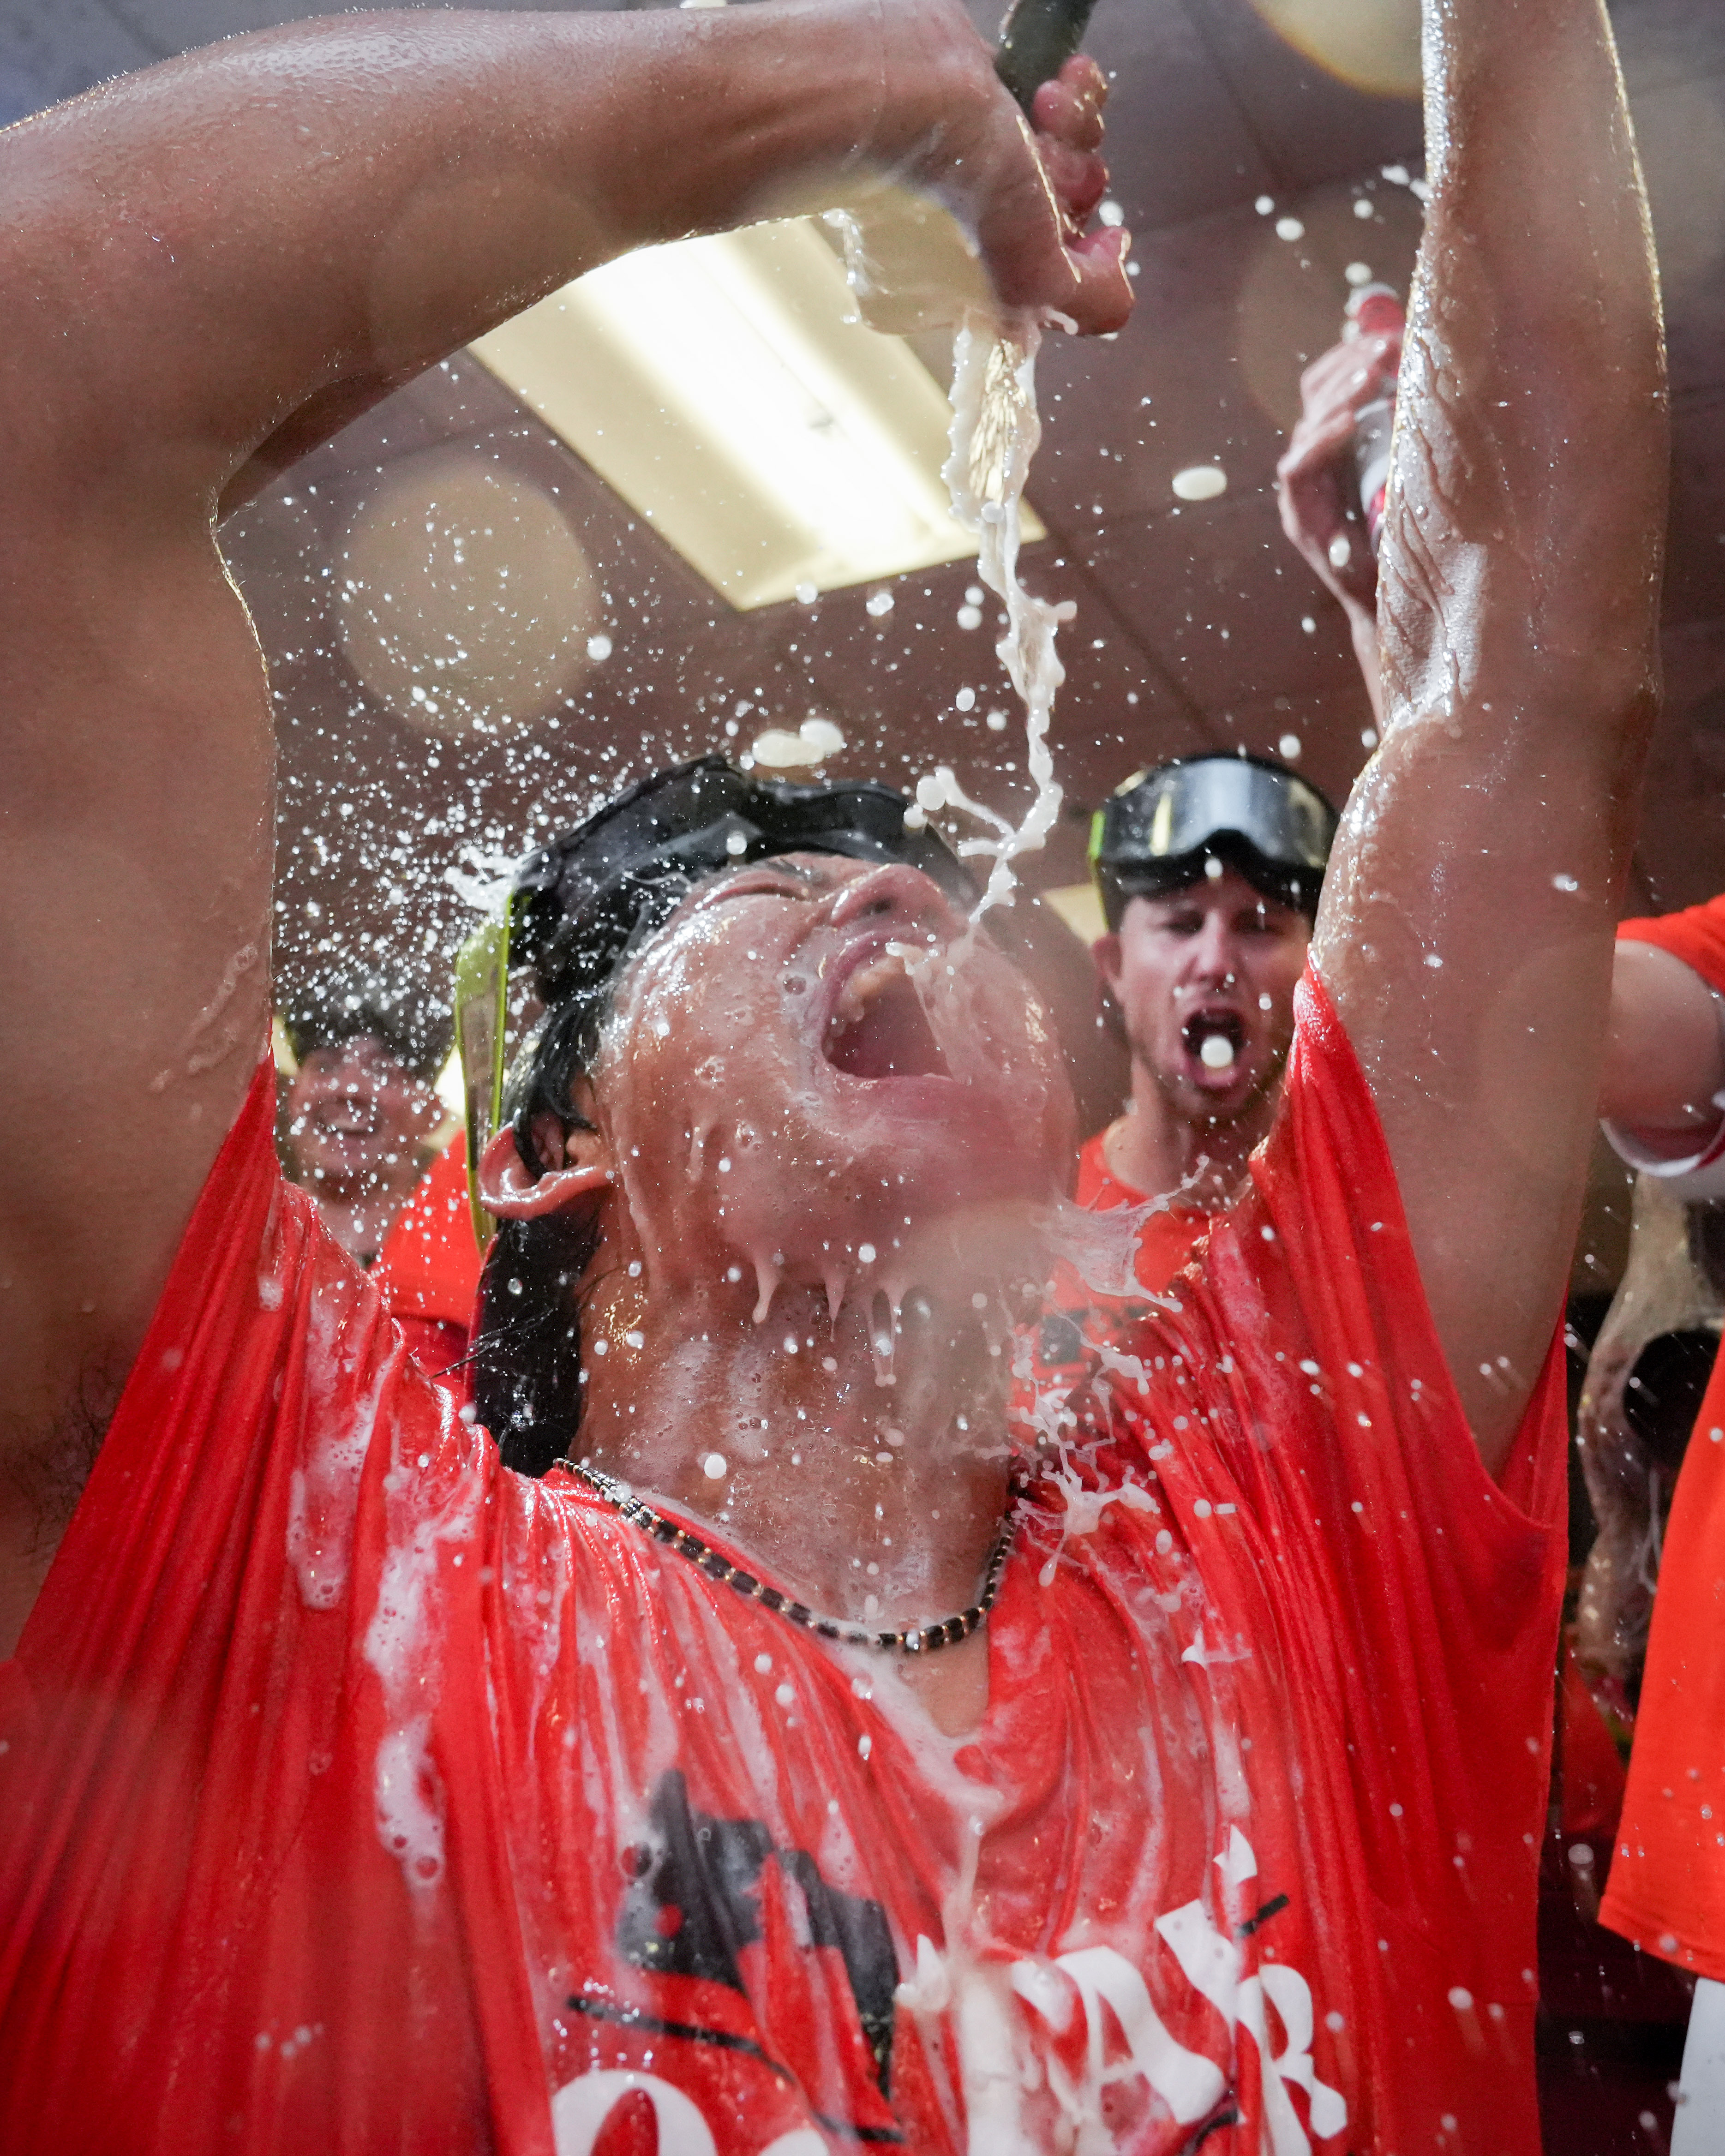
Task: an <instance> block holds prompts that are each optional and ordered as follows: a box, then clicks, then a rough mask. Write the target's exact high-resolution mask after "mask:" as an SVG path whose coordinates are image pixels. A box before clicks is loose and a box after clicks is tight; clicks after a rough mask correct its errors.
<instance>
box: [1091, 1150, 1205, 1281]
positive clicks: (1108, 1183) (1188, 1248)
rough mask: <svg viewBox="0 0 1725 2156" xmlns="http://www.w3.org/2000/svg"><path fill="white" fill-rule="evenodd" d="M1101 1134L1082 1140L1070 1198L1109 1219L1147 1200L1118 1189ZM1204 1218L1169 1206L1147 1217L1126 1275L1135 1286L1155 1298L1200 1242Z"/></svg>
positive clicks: (1191, 1208) (1191, 1209) (1125, 1187)
mask: <svg viewBox="0 0 1725 2156" xmlns="http://www.w3.org/2000/svg"><path fill="white" fill-rule="evenodd" d="M1107 1139H1108V1133H1107V1132H1106V1131H1098V1132H1096V1136H1095V1137H1093V1138H1090V1139H1087V1140H1086V1142H1085V1143H1084V1145H1083V1146H1082V1147H1080V1149H1079V1154H1078V1180H1077V1183H1076V1185H1075V1187H1074V1188H1073V1192H1072V1195H1073V1198H1074V1199H1075V1200H1076V1203H1077V1204H1080V1205H1082V1206H1085V1207H1086V1208H1088V1209H1090V1210H1091V1211H1092V1212H1096V1213H1111V1212H1113V1211H1114V1210H1115V1209H1116V1208H1117V1207H1118V1206H1122V1205H1142V1204H1144V1203H1145V1202H1146V1199H1147V1193H1146V1192H1144V1191H1142V1190H1134V1189H1133V1188H1132V1185H1131V1184H1130V1183H1122V1181H1121V1179H1120V1178H1119V1177H1118V1176H1117V1174H1116V1173H1114V1171H1113V1169H1112V1168H1110V1167H1109V1165H1108V1157H1107V1149H1106V1148H1107ZM1209 1224H1210V1215H1209V1214H1208V1213H1205V1212H1201V1211H1200V1210H1199V1208H1198V1207H1197V1206H1195V1205H1176V1204H1172V1203H1170V1204H1167V1205H1164V1206H1163V1207H1162V1208H1161V1209H1159V1210H1158V1211H1157V1212H1154V1213H1152V1214H1149V1215H1148V1216H1147V1219H1145V1221H1144V1224H1143V1225H1142V1227H1141V1228H1140V1229H1139V1230H1138V1246H1137V1253H1136V1255H1135V1256H1134V1258H1133V1260H1132V1270H1133V1271H1134V1272H1135V1273H1136V1274H1137V1280H1138V1285H1139V1286H1141V1287H1142V1288H1145V1289H1147V1291H1149V1292H1150V1293H1151V1294H1152V1295H1160V1294H1161V1293H1162V1291H1163V1289H1164V1288H1165V1287H1166V1286H1168V1282H1169V1281H1171V1280H1172V1279H1173V1276H1174V1275H1175V1274H1176V1273H1177V1272H1178V1271H1179V1270H1180V1268H1181V1266H1182V1265H1184V1264H1185V1263H1186V1261H1187V1260H1188V1259H1189V1257H1190V1256H1191V1255H1192V1253H1193V1252H1194V1250H1196V1249H1197V1247H1198V1245H1199V1243H1200V1242H1202V1241H1203V1240H1204V1230H1205V1229H1207V1228H1208V1227H1209Z"/></svg>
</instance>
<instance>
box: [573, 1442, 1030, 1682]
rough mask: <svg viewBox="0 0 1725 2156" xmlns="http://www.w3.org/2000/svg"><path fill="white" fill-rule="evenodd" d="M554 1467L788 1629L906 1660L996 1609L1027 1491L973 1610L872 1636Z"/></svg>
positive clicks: (609, 1491) (619, 1496)
mask: <svg viewBox="0 0 1725 2156" xmlns="http://www.w3.org/2000/svg"><path fill="white" fill-rule="evenodd" d="M552 1465H553V1466H557V1467H567V1469H568V1471H569V1472H570V1473H571V1474H572V1476H575V1477H576V1478H577V1480H578V1481H582V1482H584V1483H585V1484H586V1485H587V1486H588V1489H589V1490H591V1491H593V1492H594V1494H595V1495H596V1496H599V1497H602V1498H603V1500H604V1501H605V1502H606V1504H608V1505H609V1506H610V1507H611V1508H612V1509H613V1511H614V1512H618V1513H619V1514H620V1515H621V1517H623V1518H624V1519H625V1520H627V1521H628V1522H629V1524H630V1526H631V1527H639V1528H640V1529H641V1530H642V1531H643V1532H644V1533H646V1534H649V1535H651V1536H652V1537H653V1538H654V1540H655V1542H660V1543H664V1545H665V1548H667V1549H671V1550H675V1552H676V1553H677V1555H678V1556H679V1557H680V1558H686V1559H687V1560H688V1562H689V1563H691V1564H692V1565H696V1566H698V1567H699V1568H700V1569H701V1571H702V1572H704V1573H706V1575H707V1576H708V1578H711V1579H716V1580H717V1581H719V1583H720V1584H721V1585H722V1586H726V1587H734V1588H735V1589H737V1593H738V1594H741V1595H742V1596H743V1597H744V1598H745V1599H747V1600H748V1601H750V1602H758V1603H759V1604H761V1606H762V1609H771V1610H774V1611H776V1612H777V1614H778V1615H779V1616H781V1617H783V1619H784V1620H785V1621H786V1623H787V1624H790V1625H797V1626H798V1627H799V1628H800V1629H801V1630H803V1631H805V1632H814V1633H817V1634H819V1636H820V1637H821V1638H822V1639H823V1640H843V1641H844V1642H845V1644H846V1645H849V1646H853V1647H874V1648H876V1649H878V1650H881V1651H883V1652H885V1653H888V1654H901V1655H930V1654H932V1653H934V1651H935V1650H936V1649H937V1648H940V1647H955V1646H957V1644H958V1642H959V1641H960V1640H968V1638H969V1637H970V1635H971V1634H972V1633H973V1631H975V1630H976V1629H977V1627H978V1625H980V1624H981V1623H982V1621H983V1618H985V1617H986V1616H987V1615H988V1612H989V1611H990V1610H991V1609H993V1607H994V1598H995V1596H996V1595H997V1594H999V1592H1000V1576H1001V1574H1002V1573H1003V1572H1004V1570H1005V1569H1006V1560H1007V1558H1008V1557H1009V1555H1010V1553H1011V1550H1012V1545H1013V1538H1014V1536H1015V1535H1016V1534H1017V1532H1018V1501H1019V1498H1020V1497H1021V1496H1023V1495H1024V1488H1025V1485H1024V1482H1023V1481H1021V1480H1020V1479H1019V1475H1018V1473H1017V1472H1016V1471H1014V1475H1013V1478H1012V1481H1011V1483H1010V1484H1009V1488H1008V1498H1009V1502H1008V1507H1007V1513H1006V1517H1005V1519H1004V1520H1003V1521H1002V1522H1001V1525H1000V1532H999V1534H998V1535H997V1536H996V1537H994V1545H993V1548H992V1549H991V1550H990V1551H989V1552H988V1563H987V1565H986V1566H985V1567H984V1568H983V1590H982V1593H981V1594H978V1597H977V1599H976V1600H975V1601H974V1602H973V1603H972V1604H971V1605H970V1607H969V1609H961V1610H960V1611H959V1612H958V1614H957V1616H956V1617H943V1618H939V1619H937V1620H936V1621H935V1622H934V1623H933V1624H932V1625H906V1626H905V1627H904V1628H903V1629H902V1630H899V1631H896V1632H871V1631H870V1630H867V1629H866V1628H865V1626H862V1625H853V1624H850V1623H849V1622H848V1621H847V1620H845V1619H844V1618H842V1617H822V1616H819V1615H818V1614H816V1613H815V1612H814V1610H813V1609H809V1608H808V1607H807V1605H806V1604H803V1603H801V1602H797V1601H793V1599H792V1598H791V1597H790V1596H789V1595H788V1594H782V1593H781V1592H780V1591H779V1589H778V1588H776V1587H769V1586H768V1585H767V1584H766V1582H765V1581H764V1580H760V1579H757V1578H755V1576H754V1574H753V1573H749V1572H745V1571H744V1570H743V1569H742V1567H741V1566H740V1565H735V1564H732V1562H731V1560H730V1559H729V1558H726V1557H723V1556H721V1554H720V1553H719V1552H718V1551H717V1550H716V1549H712V1548H709V1546H708V1545H707V1544H706V1543H704V1542H702V1540H701V1537H700V1536H699V1535H695V1534H691V1532H689V1530H688V1528H687V1527H680V1526H679V1525H678V1523H677V1522H676V1521H675V1520H674V1519H672V1518H670V1517H669V1515H668V1514H666V1513H664V1512H658V1511H656V1510H655V1508H654V1507H652V1506H651V1505H649V1504H648V1503H647V1501H645V1499H644V1498H641V1497H638V1496H635V1494H634V1491H632V1490H631V1489H630V1488H629V1486H628V1485H627V1484H626V1483H623V1482H619V1481H617V1479H616V1478H615V1476H610V1475H607V1474H605V1473H603V1471H601V1470H600V1469H598V1468H597V1467H589V1466H587V1464H586V1463H585V1462H584V1461H583V1460H555V1461H553V1462H552Z"/></svg>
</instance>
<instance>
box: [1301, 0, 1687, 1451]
mask: <svg viewBox="0 0 1725 2156" xmlns="http://www.w3.org/2000/svg"><path fill="white" fill-rule="evenodd" d="M1425 52H1426V85H1427V100H1428V113H1427V133H1428V163H1429V167H1430V181H1431V187H1432V198H1431V203H1430V210H1429V213H1428V215H1427V219H1426V230H1425V243H1424V245H1423V247H1422V249H1421V254H1420V274H1419V280H1418V285H1417V289H1416V291H1415V295H1414V304H1413V308H1412V312H1411V316H1410V320H1409V328H1408V336H1407V341H1406V350H1405V352H1404V357H1403V362H1402V373H1401V386H1400V399H1399V428H1398V436H1397V441H1396V448H1395V466H1394V483H1393V487H1392V495H1391V502H1390V506H1389V519H1388V525H1387V528H1386V531H1385V536H1384V549H1383V555H1382V559H1381V564H1380V583H1379V593H1378V627H1379V633H1380V636H1381V639H1382V644H1383V666H1384V702H1385V708H1386V716H1387V731H1386V733H1385V736H1384V743H1383V746H1382V747H1381V748H1380V749H1379V750H1378V753H1377V755H1376V756H1375V757H1374V758H1373V762H1372V764H1371V765H1370V767H1368V770H1367V772H1366V773H1365V774H1364V776H1363V778H1362V779H1361V782H1360V783H1359V785H1358V787H1357V788H1356V789H1355V791H1354V794H1353V799H1352V801H1351V802H1350V803H1349V807H1348V814H1347V816H1346V818H1345V819H1344V822H1343V834H1342V838H1341V841H1340V843H1339V844H1338V846H1337V852H1336V856H1335V860H1334V865H1333V866H1332V872H1331V877H1330V882H1329V885H1328V887H1327V893H1326V897H1325V901H1324V905H1323V908H1322V911H1321V913H1320V915H1319V919H1318V926H1317V939H1316V943H1315V947H1314V955H1315V957H1316V960H1317V966H1318V968H1319V970H1320V972H1321V973H1322V976H1323V978H1324V980H1325V982H1326V983H1327V986H1328V988H1329V989H1330V992H1331V993H1332V996H1333V997H1334V998H1335V999H1336V1002H1337V1005H1338V1007H1339V1009H1340V1010H1341V1013H1342V1015H1343V1019H1344V1020H1345V1022H1346V1024H1347V1026H1348V1031H1349V1034H1350V1035H1351V1036H1352V1038H1353V1042H1354V1044H1355V1045H1356V1047H1357V1048H1358V1051H1359V1054H1360V1055H1361V1057H1362V1059H1363V1062H1364V1065H1365V1068H1366V1070H1367V1073H1368V1077H1369V1080H1370V1082H1371V1085H1372V1088H1373V1094H1374V1096H1375V1097H1376V1099H1377V1102H1378V1109H1379V1111H1380V1113H1381V1115H1382V1116H1383V1120H1384V1129H1385V1131H1386V1132H1387V1134H1388V1137H1389V1146H1390V1150H1391V1152H1392V1154H1393V1156H1394V1161H1395V1165H1396V1170H1397V1173H1398V1176H1399V1181H1400V1184H1401V1189H1402V1193H1403V1197H1404V1202H1405V1204H1406V1208H1407V1213H1408V1218H1409V1225H1410V1228H1411V1229H1412V1233H1413V1238H1414V1247H1415V1250H1416V1251H1417V1253H1418V1255H1419V1259H1420V1269H1421V1272H1422V1275H1423V1277H1424V1280H1425V1288H1426V1292H1427V1294H1428V1296H1430V1301H1431V1306H1432V1309H1433V1312H1434V1314H1435V1319H1436V1322H1437V1327H1438V1331H1439V1334H1440V1337H1441V1339H1442V1341H1443V1342H1444V1346H1445V1351H1446V1353H1447V1355H1448V1358H1449V1361H1450V1368H1451V1370H1452V1372H1453V1373H1454V1375H1455V1381H1456V1383H1457V1385H1458V1386H1459V1388H1460V1389H1461V1398H1462V1401H1463V1404H1464V1406H1465V1407H1466V1411H1467V1414H1468V1416H1469V1418H1470V1420H1471V1424H1472V1426H1473V1428H1474V1430H1475V1433H1476V1436H1477V1438H1478V1440H1479V1444H1480V1447H1481V1453H1482V1455H1483V1456H1484V1458H1485V1459H1486V1463H1487V1465H1488V1466H1491V1468H1492V1469H1493V1471H1496V1470H1497V1468H1498V1467H1500V1466H1501V1465H1502V1461H1503V1460H1504V1458H1505V1456H1506V1453H1507V1446H1508V1445H1509V1442H1510V1440H1511V1439H1512V1435H1513V1434H1514V1431H1515V1428H1516V1426H1517V1421H1518V1419H1519V1418H1520V1415H1521V1413H1522V1409H1523V1407H1524V1405H1525V1404H1526V1401H1527V1397H1528V1393H1529V1389H1530V1387H1531V1385H1532V1381H1533V1379H1534V1378H1535V1376H1536V1375H1537V1373H1538V1367H1539V1364H1540V1363H1541V1361H1542V1359H1543V1355H1544V1353H1545V1351H1546V1347H1547V1346H1548V1342H1549V1340H1550V1337H1551V1332H1552V1327H1553V1322H1554V1321H1555V1319H1556V1317H1557V1314H1558V1310H1559V1309H1560V1307H1561V1304H1562V1299H1563V1284H1564V1277H1565V1273H1566V1270H1567V1265H1568V1250H1569V1246H1570V1243H1571V1240H1572V1239H1573V1235H1574V1229H1575V1224H1576V1221H1577V1219H1578V1217H1579V1209H1580V1204H1581V1198H1582V1191H1583V1184H1584V1174H1585V1168H1586V1159H1587V1152H1588V1147H1589V1142H1590V1138H1591V1135H1592V1131H1593V1127H1594V1116H1595V1115H1596V1113H1597V1108H1596V1101H1597V1097H1598V1089H1599V1058H1600V1049H1601V1042H1602V1039H1603V1035H1604V1028H1605V1016H1606V1005H1607V998H1608V994H1609V984H1610V973H1611V932H1612V927H1613V925H1614V923H1615V918H1616V914H1617V906H1618V899H1619V894H1620V889H1621V886H1622V883H1623V879H1624V875H1625V870H1626V868H1627V865H1628V861H1629V854H1630V844H1631V841H1632V839H1633V835H1634V831H1635V814H1636V807H1637V801H1638V792H1639V782H1640V769H1641V762H1642V757H1643V753H1644V748H1645V740H1646V736H1647V732H1648V729H1649V727H1650V725H1651V721H1652V718H1653V715H1654V711H1655V709H1656V703H1657V700H1658V662H1657V641H1656V633H1657V624H1658V612H1659V575H1660V564H1661V542H1662V537H1663V533H1664V528H1665V490H1666V456H1667V444H1666V406H1665V388H1664V372H1663V359H1662V349H1661V333H1660V324H1659V316H1658V306H1657V300H1656V287H1655V282H1654V272H1653V265H1652V249H1651V236H1650V234H1649V229H1648V225H1647V220H1646V211H1645V203H1644V201H1643V198H1642V193H1641V188H1640V179H1639V175H1638V172H1637V170H1636V164H1635V151H1634V147H1633V144H1632V141H1631V138H1630V126H1629V120H1628V115H1627V111H1626V109H1625V104H1624V100H1623V94H1622V85H1621V81H1620V77H1619V74H1618V70H1617V64H1616V59H1615V54H1614V51H1613V49H1612V44H1611V37H1610V32H1609V28H1608V26H1607V23H1606V20H1605V16H1604V8H1603V7H1602V6H1601V5H1600V0H1427V6H1426V44H1425Z"/></svg>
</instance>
